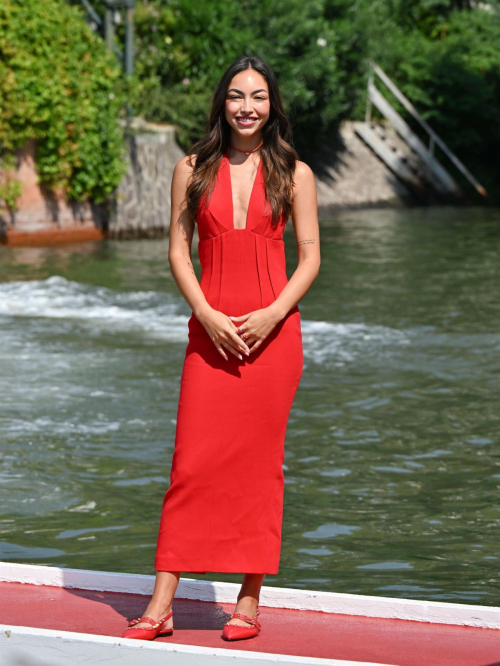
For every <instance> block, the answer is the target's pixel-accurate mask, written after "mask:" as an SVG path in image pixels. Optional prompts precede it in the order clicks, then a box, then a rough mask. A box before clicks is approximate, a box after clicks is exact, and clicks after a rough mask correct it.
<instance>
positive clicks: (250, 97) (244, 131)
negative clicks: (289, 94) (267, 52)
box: [226, 69, 271, 138]
mask: <svg viewBox="0 0 500 666" xmlns="http://www.w3.org/2000/svg"><path fill="white" fill-rule="evenodd" d="M270 111H271V103H270V101H269V88H268V85H267V83H266V80H265V78H264V77H263V76H262V75H261V74H259V72H256V71H255V70H254V69H245V70H243V71H242V72H240V73H239V74H236V76H234V77H233V79H232V81H231V83H230V84H229V88H228V90H227V95H226V120H227V122H228V123H229V126H230V127H231V129H232V130H234V131H235V132H236V134H237V135H240V136H241V137H245V138H248V137H251V136H254V135H256V134H260V132H261V131H262V129H263V127H264V125H265V124H266V122H267V120H268V118H269V114H270Z"/></svg>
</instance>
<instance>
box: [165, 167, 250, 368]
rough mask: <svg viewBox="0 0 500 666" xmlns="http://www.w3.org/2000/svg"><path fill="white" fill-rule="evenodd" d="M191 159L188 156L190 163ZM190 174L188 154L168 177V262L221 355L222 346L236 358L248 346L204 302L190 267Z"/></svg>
mask: <svg viewBox="0 0 500 666" xmlns="http://www.w3.org/2000/svg"><path fill="white" fill-rule="evenodd" d="M194 160H195V158H194V157H192V161H193V164H194ZM191 173H192V166H190V165H189V156H186V157H183V158H182V159H181V160H179V162H177V164H176V165H175V168H174V173H173V176H172V196H171V211H172V212H171V216H170V245H169V249H168V261H169V264H170V270H171V272H172V275H173V277H174V280H175V282H176V284H177V286H178V288H179V291H180V292H181V294H182V295H183V296H184V298H185V299H186V301H187V303H188V304H189V306H190V307H191V309H192V311H193V312H194V314H195V316H196V318H197V319H199V320H200V322H201V323H202V324H203V326H204V327H205V329H206V331H207V333H208V334H209V335H210V338H211V339H212V341H213V342H214V344H215V345H216V347H217V349H218V351H219V353H220V354H221V356H223V357H224V358H225V359H226V360H228V359H227V355H226V354H225V352H224V350H223V349H222V346H223V347H225V348H226V349H227V350H228V351H230V352H231V353H232V354H234V355H235V356H238V357H239V356H240V351H241V352H243V353H246V352H247V351H249V348H248V346H247V345H246V343H245V342H244V341H243V339H242V338H241V337H240V336H239V335H238V334H237V333H236V326H235V324H234V323H233V322H232V321H231V319H229V317H227V316H226V315H225V314H223V313H222V312H219V311H218V310H215V309H214V308H212V307H211V306H210V305H209V304H208V302H207V300H206V298H205V294H204V293H203V291H202V289H201V287H200V283H199V282H198V278H197V277H196V273H195V272H194V269H193V263H192V257H191V246H192V241H193V234H194V228H195V221H194V219H193V217H192V215H191V214H190V212H189V211H188V209H187V205H186V188H187V184H188V180H189V178H190V176H191ZM221 345H222V346H221Z"/></svg>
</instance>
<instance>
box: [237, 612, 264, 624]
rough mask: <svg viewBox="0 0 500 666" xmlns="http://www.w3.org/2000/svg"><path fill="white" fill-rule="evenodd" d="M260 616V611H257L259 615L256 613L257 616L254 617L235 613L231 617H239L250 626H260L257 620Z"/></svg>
mask: <svg viewBox="0 0 500 666" xmlns="http://www.w3.org/2000/svg"><path fill="white" fill-rule="evenodd" d="M258 614H259V611H257V613H255V615H254V616H253V617H250V616H249V615H244V614H243V613H233V614H232V615H231V618H233V617H237V618H239V619H240V620H245V622H248V623H249V624H254V625H258V624H259V621H258V620H257V615H258Z"/></svg>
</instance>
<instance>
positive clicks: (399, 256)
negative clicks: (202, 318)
mask: <svg viewBox="0 0 500 666" xmlns="http://www.w3.org/2000/svg"><path fill="white" fill-rule="evenodd" d="M285 240H286V250H287V260H288V275H289V276H290V275H291V273H292V272H293V270H294V267H295V261H296V251H295V242H294V236H293V232H292V229H291V227H289V228H287V231H286V233H285ZM321 240H322V266H321V273H320V277H319V278H318V279H317V281H316V282H315V283H314V285H313V287H312V289H311V290H310V292H309V293H308V294H307V295H306V297H305V298H304V299H303V300H302V302H301V303H300V305H299V307H300V311H301V317H302V326H303V342H304V374H303V377H302V381H301V384H300V387H299V390H298V392H297V395H296V399H295V402H294V406H293V408H292V412H291V414H290V420H289V426H288V431H287V438H286V446H285V448H286V457H285V466H284V468H285V478H286V485H285V507H284V523H283V547H282V553H281V565H280V571H279V574H278V575H275V576H267V577H266V580H265V584H267V585H274V586H280V587H293V588H308V589H314V590H331V591H336V592H349V593H356V594H369V595H380V596H388V597H406V598H414V599H430V600H446V601H451V602H461V603H472V604H484V605H500V574H499V564H500V561H499V550H498V543H499V529H500V494H499V488H500V453H499V443H500V442H499V439H500V438H499V434H500V410H499V394H500V383H499V372H500V305H499V293H498V286H499V278H500V256H499V254H500V253H499V243H500V211H499V210H480V209H459V210H458V209H454V208H439V209H437V208H430V209H421V208H415V209H410V210H400V211H398V210H365V211H356V212H341V213H336V214H335V215H332V216H331V217H328V218H324V219H322V220H321ZM167 250H168V241H167V240H157V241H133V242H114V241H110V242H102V243H85V244H77V245H76V244H75V245H67V246H59V247H53V248H5V247H4V248H1V249H0V336H1V337H0V339H1V343H2V344H1V348H0V423H1V434H0V531H1V534H0V557H1V558H2V559H3V560H6V561H11V562H22V563H34V564H48V565H54V566H62V567H75V568H84V569H94V570H106V571H123V572H136V573H141V574H154V552H155V545H156V537H157V530H158V524H159V516H160V510H161V505H162V500H163V495H164V493H165V491H166V489H167V487H168V481H169V473H170V464H171V458H172V452H173V446H174V434H175V418H176V408H177V400H178V392H179V379H180V373H181V368H182V361H183V357H184V351H185V346H186V343H187V321H188V317H189V314H190V309H189V307H188V306H187V304H186V303H185V302H184V300H183V299H182V297H181V296H180V294H179V292H178V290H177V287H176V285H175V282H174V280H173V278H172V275H171V274H170V272H169V266H168V260H167ZM194 251H195V256H194V260H195V268H196V270H197V272H198V275H200V267H199V262H198V261H197V255H196V242H195V244H194ZM286 362H287V360H286V358H283V363H286ZM248 500H249V502H251V501H252V498H251V497H249V498H248ZM228 501H230V499H229V498H228ZM186 576H188V577H192V578H201V579H203V580H227V581H232V582H239V580H240V578H241V577H240V576H239V575H233V574H222V573H207V575H206V576H197V575H196V574H186Z"/></svg>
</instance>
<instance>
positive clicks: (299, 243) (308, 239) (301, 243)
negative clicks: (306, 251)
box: [297, 238, 316, 245]
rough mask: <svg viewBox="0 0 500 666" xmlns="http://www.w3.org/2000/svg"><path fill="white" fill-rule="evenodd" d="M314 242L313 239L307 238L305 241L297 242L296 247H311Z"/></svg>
mask: <svg viewBox="0 0 500 666" xmlns="http://www.w3.org/2000/svg"><path fill="white" fill-rule="evenodd" d="M315 242H316V239H315V238H307V239H306V240H301V241H299V242H298V243H297V245H312V244H313V243H315Z"/></svg>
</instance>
